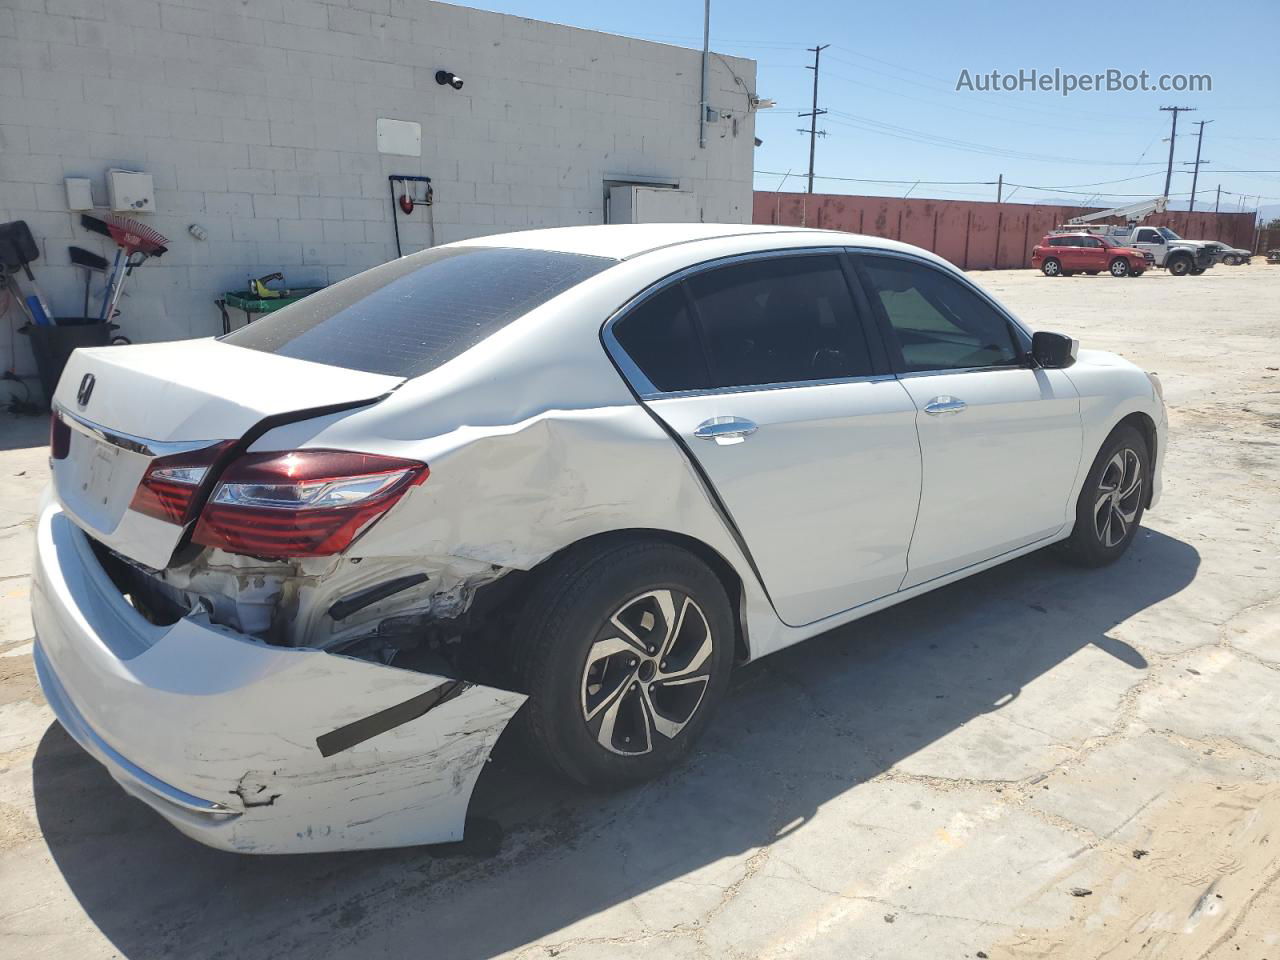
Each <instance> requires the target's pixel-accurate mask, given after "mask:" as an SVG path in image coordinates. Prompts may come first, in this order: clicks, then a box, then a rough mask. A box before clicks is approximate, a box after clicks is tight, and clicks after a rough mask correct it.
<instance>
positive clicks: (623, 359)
mask: <svg viewBox="0 0 1280 960" xmlns="http://www.w3.org/2000/svg"><path fill="white" fill-rule="evenodd" d="M846 249H847V248H845V247H843V246H821V247H784V248H782V249H780V250H753V251H751V252H750V253H734V254H729V255H728V256H724V257H718V258H716V259H715V260H704V261H703V262H702V263H695V264H693V265H692V266H688V267H682V268H681V269H679V270H677V271H676V272H675V273H671V274H668V275H667V276H665V277H663V278H662V279H661V280H657V281H655V282H654V283H652V284H650V285H649V286H647V287H645V288H644V289H643V290H641V291H640V292H639V293H637V294H636V295H635V296H633V297H632V298H631V299H630V300H628V301H627V302H626V303H624V304H623V305H622V306H621V307H619V308H618V309H617V310H615V311H614V312H613V315H612V316H610V317H609V318H608V319H607V320H605V322H604V326H603V327H602V328H601V331H600V337H601V340H602V341H603V342H604V346H605V352H607V353H608V354H609V357H610V359H611V360H613V362H614V364H616V365H617V367H618V369H619V371H621V373H622V375H623V377H624V378H625V379H626V380H627V382H628V383H629V384H630V385H631V388H632V389H633V390H635V392H636V394H637V395H638V396H639V397H640V399H641V400H666V399H671V398H676V397H710V396H716V395H719V394H731V393H755V392H758V391H762V390H786V389H790V388H793V387H822V386H833V385H836V384H841V383H861V382H864V381H871V380H892V379H893V374H891V373H876V374H869V375H867V376H861V377H832V378H827V379H823V380H794V381H789V382H786V383H756V384H736V385H734V386H731V387H707V388H705V389H697V390H659V389H658V388H657V387H656V386H654V384H653V382H652V381H651V380H650V379H649V378H648V377H647V376H645V375H644V372H643V371H642V370H641V369H640V368H639V367H638V366H637V365H636V363H635V361H633V360H632V359H631V357H630V356H628V355H627V351H626V350H625V349H623V347H622V344H621V343H619V342H618V338H617V337H616V336H615V335H614V333H613V327H614V325H615V324H616V323H618V322H619V321H621V320H623V319H625V318H626V317H627V316H628V315H629V314H630V313H631V311H632V310H635V309H636V308H637V307H639V306H641V305H642V304H644V303H645V302H646V301H648V300H649V299H650V298H652V297H656V296H657V295H658V294H660V293H662V292H663V291H664V290H667V289H668V288H670V287H672V286H674V285H675V284H678V283H681V282H683V281H684V280H687V279H688V278H689V277H692V276H696V275H697V274H699V273H705V272H706V271H708V270H715V269H718V268H719V267H726V266H732V265H733V264H736V263H748V262H751V261H753V260H774V259H777V258H778V257H796V256H816V255H821V254H826V255H829V256H836V257H838V256H840V255H842V254H843V253H844V252H845V251H846ZM850 296H851V298H852V294H850ZM858 322H859V323H861V322H862V320H861V319H858Z"/></svg>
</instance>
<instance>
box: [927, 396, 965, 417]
mask: <svg viewBox="0 0 1280 960" xmlns="http://www.w3.org/2000/svg"><path fill="white" fill-rule="evenodd" d="M967 406H968V404H967V403H965V402H964V401H963V400H960V399H959V398H957V397H948V396H941V397H934V398H933V399H932V400H930V401H929V402H928V403H926V404H925V405H924V412H925V413H927V414H929V416H931V417H937V416H941V415H942V414H944V413H959V412H960V411H961V410H963V409H964V408H965V407H967Z"/></svg>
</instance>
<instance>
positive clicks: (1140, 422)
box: [1107, 411, 1158, 507]
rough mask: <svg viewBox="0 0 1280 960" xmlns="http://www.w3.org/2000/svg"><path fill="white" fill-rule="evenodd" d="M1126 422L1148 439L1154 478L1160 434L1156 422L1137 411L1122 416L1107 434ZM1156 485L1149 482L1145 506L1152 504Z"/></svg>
mask: <svg viewBox="0 0 1280 960" xmlns="http://www.w3.org/2000/svg"><path fill="white" fill-rule="evenodd" d="M1125 424H1129V425H1130V426H1133V427H1135V428H1137V430H1138V432H1139V433H1140V434H1142V439H1143V440H1145V441H1146V443H1147V455H1148V456H1149V457H1150V458H1151V473H1152V477H1153V478H1154V476H1155V469H1156V443H1157V442H1158V436H1157V434H1156V422H1155V421H1154V420H1152V419H1151V417H1150V416H1148V415H1147V414H1145V413H1143V412H1141V411H1135V412H1133V413H1131V414H1129V415H1128V416H1125V417H1122V418H1121V419H1119V420H1118V421H1116V423H1115V424H1114V425H1113V426H1112V427H1111V429H1110V430H1108V431H1107V436H1111V434H1113V433H1114V432H1115V431H1116V429H1117V428H1118V427H1121V426H1123V425H1125ZM1154 486H1155V485H1154V484H1151V483H1149V484H1147V494H1146V498H1145V502H1144V503H1143V506H1144V507H1149V506H1151V495H1152V491H1153V489H1154Z"/></svg>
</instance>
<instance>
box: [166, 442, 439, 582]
mask: <svg viewBox="0 0 1280 960" xmlns="http://www.w3.org/2000/svg"><path fill="white" fill-rule="evenodd" d="M428 473H429V471H428V470H427V465H426V464H425V463H419V462H417V461H414V460H400V459H398V458H395V457H382V456H374V455H372V454H367V453H348V452H343V451H339V450H298V451H294V452H291V453H259V454H250V455H248V456H244V457H241V458H240V459H239V460H236V461H234V462H233V463H232V464H231V465H230V466H228V467H227V469H226V470H225V471H224V472H223V474H222V476H221V477H219V479H218V485H217V487H216V488H215V489H214V491H213V495H212V496H211V497H210V498H209V502H208V503H207V504H205V507H204V509H203V510H202V511H201V513H200V522H199V523H198V524H196V529H195V533H194V534H193V535H192V540H194V541H195V542H196V543H199V544H203V545H204V546H206V547H218V548H220V549H222V550H227V551H229V552H231V553H244V554H249V555H251V556H255V557H273V558H288V557H324V556H329V555H331V554H335V553H340V552H342V551H343V550H345V549H346V548H347V547H348V546H350V545H351V542H352V541H353V540H354V539H355V538H356V537H357V536H358V535H359V534H360V533H362V532H363V531H364V530H365V529H366V528H367V527H368V526H369V525H370V524H372V523H373V522H374V521H375V520H377V519H378V518H379V517H381V516H382V515H383V514H384V513H386V512H387V511H388V510H389V509H391V507H392V506H393V505H394V504H395V503H396V501H398V500H399V499H400V498H401V497H402V496H404V493H405V491H406V490H408V489H409V488H410V487H413V486H417V485H418V484H420V483H422V482H423V481H424V480H426V479H427V476H428Z"/></svg>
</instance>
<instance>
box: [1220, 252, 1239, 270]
mask: <svg viewBox="0 0 1280 960" xmlns="http://www.w3.org/2000/svg"><path fill="white" fill-rule="evenodd" d="M1222 262H1223V263H1225V264H1226V265H1227V266H1228V267H1234V266H1237V265H1238V264H1239V263H1240V258H1239V257H1237V256H1236V255H1235V254H1234V253H1228V254H1227V255H1226V256H1225V257H1223V258H1222Z"/></svg>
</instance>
